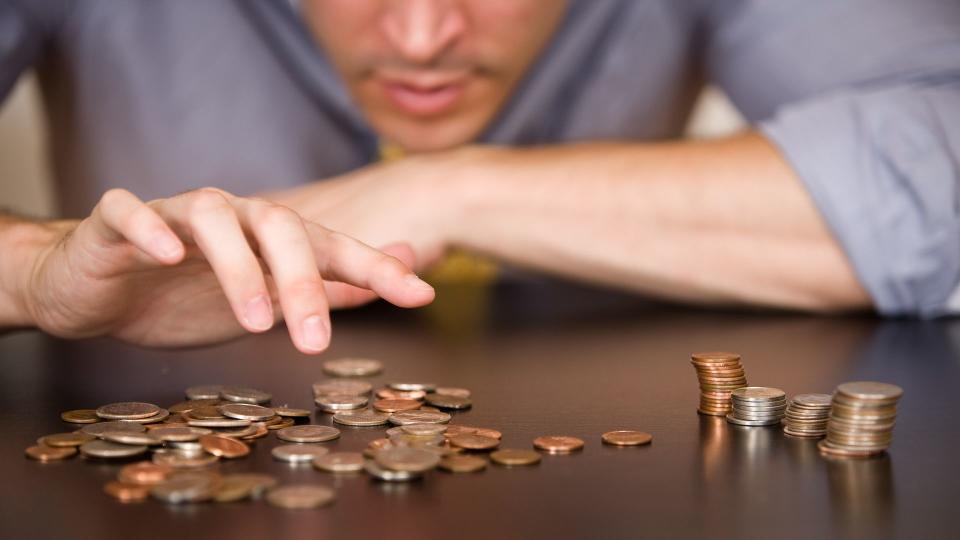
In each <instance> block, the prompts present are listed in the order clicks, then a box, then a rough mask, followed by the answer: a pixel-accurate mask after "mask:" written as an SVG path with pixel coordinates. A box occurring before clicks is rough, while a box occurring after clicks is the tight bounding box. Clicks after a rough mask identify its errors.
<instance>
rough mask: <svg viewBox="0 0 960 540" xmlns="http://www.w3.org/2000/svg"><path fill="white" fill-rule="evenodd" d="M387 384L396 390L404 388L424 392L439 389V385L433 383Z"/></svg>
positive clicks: (404, 389)
mask: <svg viewBox="0 0 960 540" xmlns="http://www.w3.org/2000/svg"><path fill="white" fill-rule="evenodd" d="M387 386H389V387H390V388H393V389H394V390H403V391H410V390H421V391H424V392H433V391H434V390H436V389H437V385H435V384H433V383H419V382H392V383H390V384H388V385H387Z"/></svg>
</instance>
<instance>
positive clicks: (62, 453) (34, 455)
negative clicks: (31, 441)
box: [25, 445, 77, 463]
mask: <svg viewBox="0 0 960 540" xmlns="http://www.w3.org/2000/svg"><path fill="white" fill-rule="evenodd" d="M25 453H26V455H27V457H28V458H30V459H35V460H37V461H39V462H41V463H48V462H51V461H60V460H61V459H67V458H69V457H73V456H74V455H76V453H77V449H76V447H73V446H59V447H54V446H42V445H37V446H31V447H30V448H27V450H26V451H25Z"/></svg>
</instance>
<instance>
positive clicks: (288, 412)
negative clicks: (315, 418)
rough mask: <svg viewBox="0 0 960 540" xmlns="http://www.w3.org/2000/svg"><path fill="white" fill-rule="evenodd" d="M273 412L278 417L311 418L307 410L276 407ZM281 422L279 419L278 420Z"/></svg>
mask: <svg viewBox="0 0 960 540" xmlns="http://www.w3.org/2000/svg"><path fill="white" fill-rule="evenodd" d="M273 412H275V413H277V415H278V416H283V417H290V418H309V417H310V411H308V410H307V409H294V408H292V407H274V408H273ZM277 421H278V422H279V421H280V420H279V419H278V420H277Z"/></svg>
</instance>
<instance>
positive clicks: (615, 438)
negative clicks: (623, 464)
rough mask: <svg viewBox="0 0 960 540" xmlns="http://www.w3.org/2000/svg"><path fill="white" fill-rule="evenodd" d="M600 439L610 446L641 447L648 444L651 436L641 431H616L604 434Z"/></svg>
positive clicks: (651, 438)
mask: <svg viewBox="0 0 960 540" xmlns="http://www.w3.org/2000/svg"><path fill="white" fill-rule="evenodd" d="M600 439H601V440H602V441H603V442H604V444H609V445H611V446H641V445H644V444H649V443H650V441H652V440H653V435H650V434H649V433H645V432H643V431H630V430H617V431H608V432H606V433H604V434H603V435H601V436H600Z"/></svg>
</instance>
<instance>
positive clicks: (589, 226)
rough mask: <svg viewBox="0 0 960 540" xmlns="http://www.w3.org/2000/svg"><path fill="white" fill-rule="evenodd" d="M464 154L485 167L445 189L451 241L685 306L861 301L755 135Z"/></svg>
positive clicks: (825, 234)
mask: <svg viewBox="0 0 960 540" xmlns="http://www.w3.org/2000/svg"><path fill="white" fill-rule="evenodd" d="M467 152H468V156H469V152H474V153H475V155H474V159H479V160H480V161H481V162H482V163H483V164H482V165H478V166H476V167H470V166H469V165H467V166H466V167H464V169H465V170H468V171H470V172H468V173H467V174H466V175H464V176H463V177H462V178H461V179H460V180H459V181H454V182H453V185H452V186H451V188H452V189H454V190H457V191H458V192H459V193H461V194H462V195H458V196H457V198H458V199H459V200H460V201H461V202H462V209H463V213H462V216H463V219H461V220H460V221H459V225H457V226H455V227H454V229H453V230H452V231H451V234H452V237H451V238H450V240H451V241H452V242H453V243H454V244H458V245H461V246H464V247H467V248H471V249H475V250H478V251H482V252H487V253H490V254H492V255H494V256H496V257H498V258H502V259H506V260H508V261H511V262H513V263H516V264H519V265H524V266H529V267H533V268H536V269H540V270H545V271H551V272H556V273H559V274H563V275H567V276H571V277H579V278H584V279H588V280H592V281H597V282H602V283H608V284H612V285H616V286H620V287H627V288H630V289H634V290H637V291H642V292H645V293H652V294H656V295H660V296H664V297H670V298H676V299H682V300H687V301H697V302H714V303H750V304H763V305H773V306H784V307H795V308H804V309H817V310H831V309H847V308H858V307H866V306H869V305H870V300H869V297H868V295H867V293H866V292H865V291H864V289H863V288H862V286H861V285H860V284H859V282H858V281H857V279H856V277H855V275H854V273H853V270H852V268H851V266H850V264H849V262H848V260H847V258H846V256H845V255H844V253H843V251H842V250H841V249H840V247H839V246H838V244H837V243H836V241H835V240H834V238H833V236H832V235H831V234H830V232H829V230H828V229H827V227H826V225H825V224H824V222H823V220H822V218H821V217H820V214H819V212H818V211H817V210H816V208H815V207H814V205H813V203H812V201H811V200H810V198H809V196H808V195H807V193H806V192H805V190H804V189H803V187H802V185H801V183H800V181H799V180H798V179H797V178H796V177H795V175H794V173H793V172H792V170H791V169H790V167H789V166H788V165H787V163H786V162H785V161H784V160H783V159H782V158H781V157H780V155H779V154H778V153H777V151H776V150H775V149H774V147H773V146H772V145H771V144H770V143H769V142H767V141H766V139H764V138H763V137H762V136H760V135H757V134H747V135H742V136H737V137H734V138H731V139H727V140H723V141H714V142H678V143H664V144H584V145H571V146H565V147H562V148H557V147H552V148H543V149H530V150H497V149H483V148H480V149H476V150H468V151H467ZM484 152H490V154H489V155H485V156H484V155H483V153H484ZM468 162H469V158H468ZM464 169H462V170H464Z"/></svg>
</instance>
